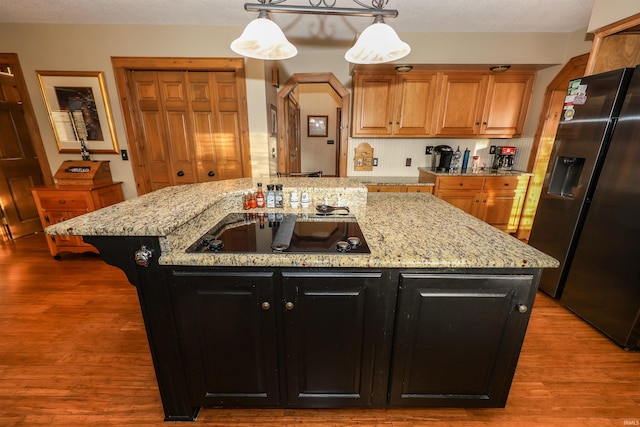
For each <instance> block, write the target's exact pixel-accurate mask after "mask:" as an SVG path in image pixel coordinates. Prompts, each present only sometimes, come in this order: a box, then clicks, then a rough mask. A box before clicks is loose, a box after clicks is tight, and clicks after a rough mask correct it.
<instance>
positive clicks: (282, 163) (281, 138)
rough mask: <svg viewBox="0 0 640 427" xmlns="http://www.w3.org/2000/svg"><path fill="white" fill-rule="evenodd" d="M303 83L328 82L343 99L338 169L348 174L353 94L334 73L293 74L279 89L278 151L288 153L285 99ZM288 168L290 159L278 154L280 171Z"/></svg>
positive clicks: (342, 173)
mask: <svg viewBox="0 0 640 427" xmlns="http://www.w3.org/2000/svg"><path fill="white" fill-rule="evenodd" d="M303 83H328V84H329V86H331V87H332V88H333V90H335V91H336V93H337V94H338V96H340V98H341V99H342V105H341V108H342V123H343V126H342V131H341V133H340V138H339V139H338V144H339V146H338V147H337V151H338V153H339V154H338V169H337V170H336V174H337V176H341V177H346V176H347V150H348V147H349V123H351V121H350V111H351V109H350V107H349V105H350V102H351V94H350V93H349V91H348V90H347V89H346V88H345V87H344V86H343V85H342V83H340V81H339V80H338V79H337V78H336V76H334V75H333V73H297V74H294V75H292V76H291V77H290V78H289V80H287V82H286V83H285V84H284V85H283V86H282V88H281V89H280V90H279V91H278V153H286V152H287V151H286V147H287V140H286V132H285V130H286V129H285V120H284V111H285V110H284V100H285V98H286V97H288V96H289V94H290V93H291V91H292V90H294V89H295V88H296V86H297V85H299V84H303ZM287 168H288V159H287V158H286V157H285V156H283V155H278V171H280V172H290V171H289V170H287Z"/></svg>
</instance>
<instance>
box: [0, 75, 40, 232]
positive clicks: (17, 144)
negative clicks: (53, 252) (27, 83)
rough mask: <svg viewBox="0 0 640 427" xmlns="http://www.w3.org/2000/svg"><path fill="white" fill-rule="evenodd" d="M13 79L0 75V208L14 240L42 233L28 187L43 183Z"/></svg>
mask: <svg viewBox="0 0 640 427" xmlns="http://www.w3.org/2000/svg"><path fill="white" fill-rule="evenodd" d="M14 79H15V77H13V76H10V75H5V74H0V205H1V208H2V211H3V215H2V216H3V217H4V218H5V219H6V221H7V225H8V228H9V230H10V232H11V235H12V236H13V237H20V236H23V235H25V234H30V233H33V232H35V231H38V230H42V225H41V223H40V218H39V216H38V211H37V209H36V205H35V201H34V200H33V196H32V195H31V190H30V188H31V187H36V186H39V185H42V184H43V177H42V171H41V169H40V163H39V161H38V157H37V154H36V152H35V149H34V147H33V142H32V141H31V137H30V134H29V129H28V127H27V122H26V119H25V113H24V110H23V107H22V100H21V98H20V94H19V93H18V90H17V87H16V84H15V82H14Z"/></svg>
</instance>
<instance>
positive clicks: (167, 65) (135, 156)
mask: <svg viewBox="0 0 640 427" xmlns="http://www.w3.org/2000/svg"><path fill="white" fill-rule="evenodd" d="M111 63H112V65H113V72H114V75H115V79H116V85H117V88H118V97H119V99H120V105H121V107H122V112H123V117H124V122H125V127H126V131H127V140H128V141H129V144H128V148H129V153H130V157H131V168H132V169H133V175H134V177H135V181H136V188H137V192H138V195H142V194H145V193H148V192H149V191H151V189H150V188H149V185H148V183H147V182H146V180H145V179H144V177H145V171H144V168H145V165H144V163H143V161H142V160H143V159H144V157H143V156H142V155H141V152H140V149H141V147H139V144H138V141H137V137H136V135H138V132H137V126H139V125H138V120H137V117H136V115H135V111H134V109H133V108H132V107H131V105H130V104H129V102H130V100H131V99H133V97H132V96H131V93H130V87H129V85H128V84H127V73H128V72H130V71H132V70H146V71H233V72H235V73H236V78H237V82H238V84H237V88H238V102H239V103H240V105H241V106H244V107H243V108H240V112H239V116H238V117H239V120H240V138H241V146H242V163H243V167H244V176H247V177H249V176H251V151H250V144H249V118H248V111H247V91H246V85H245V69H244V58H157V57H115V56H114V57H111Z"/></svg>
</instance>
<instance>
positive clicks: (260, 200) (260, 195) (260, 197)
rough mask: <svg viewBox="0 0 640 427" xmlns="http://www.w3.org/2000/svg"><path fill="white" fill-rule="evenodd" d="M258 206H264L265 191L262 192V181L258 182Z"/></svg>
mask: <svg viewBox="0 0 640 427" xmlns="http://www.w3.org/2000/svg"><path fill="white" fill-rule="evenodd" d="M256 207H257V208H264V193H263V192H262V183H261V182H259V183H258V193H257V194H256Z"/></svg>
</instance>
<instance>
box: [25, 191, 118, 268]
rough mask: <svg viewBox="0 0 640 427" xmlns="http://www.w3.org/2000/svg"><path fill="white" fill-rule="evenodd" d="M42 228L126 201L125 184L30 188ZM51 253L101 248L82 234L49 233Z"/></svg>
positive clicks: (87, 250) (58, 254)
mask: <svg viewBox="0 0 640 427" xmlns="http://www.w3.org/2000/svg"><path fill="white" fill-rule="evenodd" d="M31 192H32V194H33V198H34V200H35V202H36V207H37V208H38V214H39V215H40V221H41V222H42V226H43V227H48V226H50V225H52V224H56V223H58V222H61V221H65V220H67V219H70V218H73V217H76V216H79V215H82V214H85V213H87V212H92V211H95V210H98V209H100V208H104V207H105V206H109V205H113V204H115V203H118V202H122V201H123V200H124V196H123V194H122V183H121V182H112V183H107V184H94V185H49V186H43V187H36V188H34V189H32V190H31ZM46 238H47V244H48V245H49V251H50V252H51V255H52V256H53V257H55V258H56V259H59V258H60V254H61V253H63V252H71V253H82V252H94V253H98V250H97V249H96V248H95V247H94V246H92V245H90V244H88V243H84V242H83V240H82V237H80V236H64V235H58V236H51V235H46Z"/></svg>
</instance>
